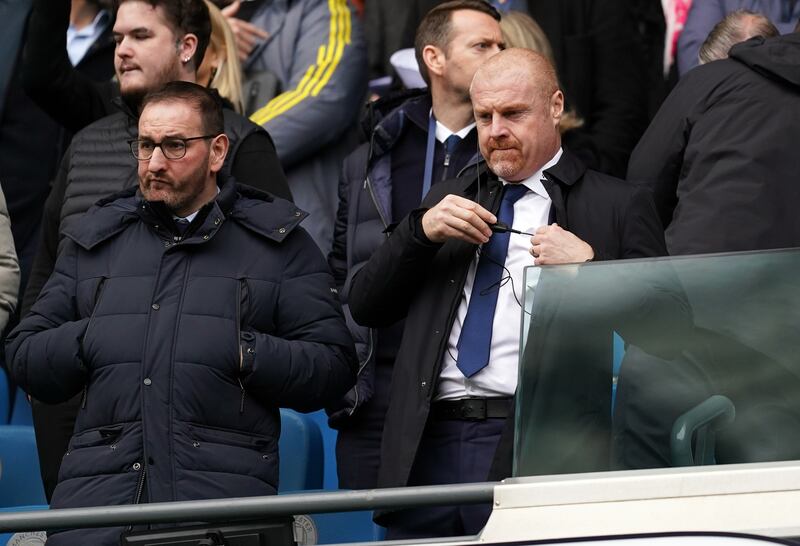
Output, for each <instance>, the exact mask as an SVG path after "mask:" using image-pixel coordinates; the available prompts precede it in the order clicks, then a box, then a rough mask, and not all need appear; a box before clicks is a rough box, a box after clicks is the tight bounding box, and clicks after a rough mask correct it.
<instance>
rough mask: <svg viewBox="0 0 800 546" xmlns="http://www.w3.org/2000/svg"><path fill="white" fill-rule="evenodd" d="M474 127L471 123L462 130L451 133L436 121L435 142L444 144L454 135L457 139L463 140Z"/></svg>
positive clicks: (473, 123)
mask: <svg viewBox="0 0 800 546" xmlns="http://www.w3.org/2000/svg"><path fill="white" fill-rule="evenodd" d="M474 127H475V122H474V121H473V122H472V123H470V124H469V125H467V126H466V127H464V128H463V129H461V130H460V131H457V132H453V131H451V130H450V129H448V128H447V127H445V126H444V125H442V124H441V123H440V122H439V121H438V120H437V121H436V140H438V141H439V142H444V141H445V140H447V138H448V137H449V136H450V135H456V136H457V137H458V138H461V139H464V138H466V136H467V135H468V134H469V132H470V131H472V129H473V128H474Z"/></svg>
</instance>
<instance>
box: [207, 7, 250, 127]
mask: <svg viewBox="0 0 800 546" xmlns="http://www.w3.org/2000/svg"><path fill="white" fill-rule="evenodd" d="M204 1H205V3H206V6H208V14H209V15H210V16H211V40H210V41H209V42H208V49H206V54H205V57H203V62H202V63H200V68H198V69H197V83H199V84H200V85H204V86H206V87H213V88H214V89H216V90H217V91H218V92H219V94H220V96H221V97H222V98H224V99H227V100H228V101H229V102H230V103H231V105H232V106H233V109H234V110H236V112H237V113H239V114H241V113H243V112H244V104H243V100H242V67H241V65H240V64H239V58H238V56H237V52H236V39H235V38H234V37H233V32H232V31H231V27H230V25H228V20H227V19H226V18H225V16H224V15H223V14H222V12H221V11H220V10H219V8H218V7H217V6H216V5H214V4H213V3H212V2H209V0H204Z"/></svg>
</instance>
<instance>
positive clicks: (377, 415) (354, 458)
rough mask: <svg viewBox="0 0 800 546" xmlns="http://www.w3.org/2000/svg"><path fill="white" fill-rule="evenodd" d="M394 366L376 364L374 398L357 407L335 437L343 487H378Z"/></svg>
mask: <svg viewBox="0 0 800 546" xmlns="http://www.w3.org/2000/svg"><path fill="white" fill-rule="evenodd" d="M391 380H392V367H391V366H390V365H389V366H387V365H381V363H380V361H378V365H377V366H375V379H374V389H375V392H374V393H373V395H372V398H370V399H369V400H367V401H366V402H365V403H364V405H363V406H361V407H360V408H358V410H357V411H356V412H355V414H354V415H353V416H352V418H350V419H349V420H348V422H347V424H345V425H343V426H342V428H340V429H339V434H338V435H337V436H336V470H337V474H338V477H339V488H340V489H374V488H375V487H377V486H378V467H379V466H380V463H381V438H382V437H383V425H384V421H385V420H386V410H388V409H389V387H390V385H391Z"/></svg>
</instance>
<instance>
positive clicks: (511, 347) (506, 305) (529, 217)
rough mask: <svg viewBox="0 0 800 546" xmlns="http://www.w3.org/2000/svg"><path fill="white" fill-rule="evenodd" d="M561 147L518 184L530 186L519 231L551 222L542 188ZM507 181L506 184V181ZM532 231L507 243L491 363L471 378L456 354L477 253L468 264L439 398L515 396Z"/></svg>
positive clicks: (519, 213) (519, 210)
mask: <svg viewBox="0 0 800 546" xmlns="http://www.w3.org/2000/svg"><path fill="white" fill-rule="evenodd" d="M561 153H562V151H561V149H560V148H559V150H558V152H557V153H556V155H555V156H554V157H553V158H552V159H551V160H550V161H549V162H547V163H546V164H545V165H544V167H542V168H541V169H540V170H539V171H538V172H536V173H534V174H533V176H531V177H530V178H527V179H526V180H523V181H522V182H520V184H524V185H525V186H527V187H528V189H529V190H530V191H529V192H528V193H527V194H526V195H525V196H523V197H522V198H520V199H519V201H517V202H516V203H515V204H514V224H513V225H512V226H511V227H512V228H514V229H517V230H519V231H525V232H528V233H533V232H535V231H536V230H537V229H538V228H539V227H541V226H544V225H547V223H548V220H549V218H550V206H551V200H550V196H549V195H548V193H547V190H545V189H544V186H543V185H542V182H541V179H542V177H543V173H544V171H545V170H547V169H549V168H550V167H552V166H554V165H555V164H556V163H558V160H559V159H560V158H561ZM502 182H503V184H504V185H505V184H507V182H506V181H505V180H503V181H502ZM530 239H531V238H530V236H528V235H519V234H515V233H512V234H511V237H510V239H509V244H508V254H507V256H506V263H505V267H506V269H508V271H509V272H510V273H511V279H510V280H509V281H508V282H506V283H504V284H503V285H502V286H501V287H500V288H499V293H498V296H497V307H496V310H495V314H494V321H493V323H492V345H491V351H490V354H489V365H488V366H486V367H485V368H484V369H483V370H481V371H480V372H478V373H477V374H475V375H473V376H472V377H471V378H467V377H465V376H464V374H463V373H462V372H461V370H459V369H458V367H457V366H456V359H457V358H458V348H457V347H456V344H457V343H458V338H459V336H460V335H461V325H462V324H464V318H465V317H466V316H467V308H468V307H469V298H470V294H472V285H473V283H474V281H475V271H476V269H477V267H478V253H477V252H476V253H475V257H474V258H473V260H472V264H471V265H470V268H469V272H468V273H467V280H466V283H465V284H464V289H463V291H462V294H461V303H460V304H459V306H458V311H457V313H456V319H455V322H453V327H452V328H451V330H450V336H449V338H448V340H447V351H446V352H445V354H444V358H443V361H442V371H441V374H440V376H439V385H438V391H437V394H436V398H435V399H436V400H455V399H458V398H465V397H472V396H478V397H505V396H513V394H514V392H515V391H516V390H517V374H518V365H519V341H520V339H519V338H520V319H521V317H522V307H521V303H522V293H523V290H524V286H523V270H524V268H525V267H527V266H530V265H533V257H532V256H531V255H530V252H529V251H530V248H531V241H530Z"/></svg>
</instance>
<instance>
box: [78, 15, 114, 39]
mask: <svg viewBox="0 0 800 546" xmlns="http://www.w3.org/2000/svg"><path fill="white" fill-rule="evenodd" d="M110 17H111V16H110V15H109V13H108V11H106V10H104V9H101V10H100V11H98V12H97V15H95V16H94V20H93V21H92V22H91V23H90V24H88V25H86V26H85V27H83V28H82V29H80V30H79V29H76V28H75V27H74V26H73V25H72V24H70V25H69V27H68V28H67V36H68V39H69V38H71V37H73V36H92V35H93V34H94V33H95V31H97V29H100V30H101V31H102V30H104V29H105V28H106V25H107V24H108V20H109V18H110Z"/></svg>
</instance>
